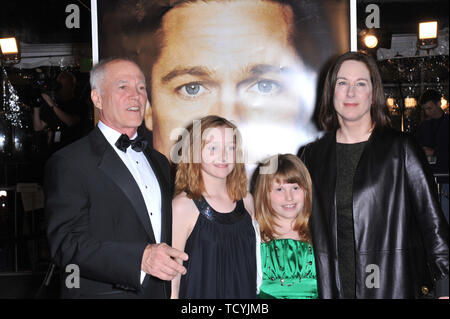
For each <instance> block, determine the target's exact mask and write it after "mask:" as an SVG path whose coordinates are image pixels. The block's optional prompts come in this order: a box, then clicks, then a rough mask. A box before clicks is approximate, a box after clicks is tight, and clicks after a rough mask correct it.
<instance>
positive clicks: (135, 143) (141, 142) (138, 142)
mask: <svg viewBox="0 0 450 319" xmlns="http://www.w3.org/2000/svg"><path fill="white" fill-rule="evenodd" d="M130 145H131V148H132V149H133V150H135V151H136V152H142V151H143V150H144V149H145V148H146V147H147V141H146V140H145V139H144V138H143V137H142V136H138V137H136V138H135V139H134V140H130V138H129V137H128V135H126V134H122V135H120V137H119V139H118V140H117V142H116V146H117V148H118V149H119V150H121V151H122V152H125V153H126V152H127V148H128V147H129V146H130Z"/></svg>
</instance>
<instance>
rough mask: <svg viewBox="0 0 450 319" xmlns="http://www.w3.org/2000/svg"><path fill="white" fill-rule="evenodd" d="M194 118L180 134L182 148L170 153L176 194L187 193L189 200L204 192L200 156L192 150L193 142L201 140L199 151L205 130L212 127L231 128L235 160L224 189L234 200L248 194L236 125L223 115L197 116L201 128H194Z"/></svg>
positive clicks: (202, 145) (198, 196) (202, 146)
mask: <svg viewBox="0 0 450 319" xmlns="http://www.w3.org/2000/svg"><path fill="white" fill-rule="evenodd" d="M194 123H195V121H194V122H193V123H192V124H190V125H189V126H188V127H187V131H186V134H185V135H184V136H182V137H181V141H179V142H181V145H182V147H181V148H180V150H179V151H178V153H177V154H171V158H172V159H173V158H174V157H175V156H176V157H177V158H178V160H177V161H176V162H177V163H178V164H177V166H176V174H175V196H176V195H178V194H180V193H182V192H186V194H187V196H188V197H189V198H192V199H197V200H199V199H200V198H201V195H202V193H203V192H205V185H204V183H203V177H202V176H203V175H202V169H201V168H202V163H201V161H202V159H201V156H202V155H201V152H200V154H199V152H198V150H195V147H194V145H198V144H197V143H198V141H201V150H203V148H204V146H205V144H206V143H205V140H204V138H205V137H206V134H204V132H205V131H206V130H209V129H212V128H221V127H224V128H230V129H232V130H233V136H234V138H235V144H236V148H235V149H236V159H235V166H234V168H233V170H232V171H231V173H230V174H229V175H228V176H227V181H226V184H227V192H228V196H229V197H230V199H231V200H233V201H237V200H240V199H242V198H244V197H245V196H246V195H247V177H246V173H245V165H244V160H243V149H242V138H241V135H240V133H239V130H238V128H237V127H236V125H234V124H233V123H231V122H230V121H228V120H227V119H224V118H223V117H219V116H215V115H209V116H205V117H203V118H201V119H200V122H199V123H198V122H197V124H200V129H196V127H197V126H195V125H194Z"/></svg>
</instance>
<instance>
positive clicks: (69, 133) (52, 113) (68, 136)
mask: <svg viewBox="0 0 450 319" xmlns="http://www.w3.org/2000/svg"><path fill="white" fill-rule="evenodd" d="M56 82H57V84H56V87H55V91H56V92H46V93H41V96H42V98H43V102H42V103H38V104H36V105H35V106H34V110H33V128H34V130H35V131H37V132H39V131H43V130H45V129H47V133H48V139H47V146H48V151H49V155H50V154H52V153H53V152H55V151H56V150H58V149H60V148H61V147H63V146H65V145H67V144H69V143H71V142H73V141H75V140H76V139H78V138H80V137H81V136H82V135H83V127H82V123H83V120H84V117H85V114H84V112H85V109H86V108H85V107H84V105H83V103H80V102H81V101H79V100H78V99H77V98H76V97H75V88H76V78H75V76H74V75H73V74H72V73H70V72H67V71H62V72H61V73H59V74H58V76H57V78H56ZM50 91H51V90H50ZM53 95H54V96H53Z"/></svg>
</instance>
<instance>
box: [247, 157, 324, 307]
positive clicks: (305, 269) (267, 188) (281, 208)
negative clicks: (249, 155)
mask: <svg viewBox="0 0 450 319" xmlns="http://www.w3.org/2000/svg"><path fill="white" fill-rule="evenodd" d="M269 163H271V165H272V166H273V169H272V172H270V174H267V173H265V171H266V172H269V171H270V169H269V168H268V166H267V165H265V166H263V165H264V164H260V165H259V166H258V168H257V169H256V171H255V174H257V175H256V176H255V178H254V183H255V184H254V187H253V196H254V199H255V216H256V219H257V221H258V223H259V227H260V233H261V267H262V285H261V286H260V287H259V294H258V297H259V298H280V299H299V298H305V299H312V298H317V296H318V293H317V281H316V269H315V262H314V252H313V248H312V245H311V235H310V231H309V227H308V221H309V217H310V215H311V203H312V186H311V177H310V175H309V172H308V170H307V169H306V167H305V165H304V164H303V162H302V161H301V160H300V159H299V158H298V157H296V156H294V155H291V154H283V155H275V156H274V157H272V158H270V159H269ZM274 164H275V165H274ZM276 164H278V165H276ZM264 170H265V171H264ZM273 171H274V172H273Z"/></svg>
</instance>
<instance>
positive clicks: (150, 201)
mask: <svg viewBox="0 0 450 319" xmlns="http://www.w3.org/2000/svg"><path fill="white" fill-rule="evenodd" d="M98 128H99V129H100V131H101V132H102V133H103V135H104V136H105V138H106V140H107V141H108V142H109V144H111V146H112V147H113V149H114V150H115V151H116V153H117V155H119V157H120V159H121V160H122V161H123V163H124V164H125V165H126V167H127V168H128V170H129V171H130V173H131V175H133V178H134V180H135V181H136V183H137V184H138V186H139V189H140V191H141V194H142V196H143V197H144V201H145V205H146V207H147V212H148V215H149V217H150V221H151V223H152V224H151V226H152V229H153V233H154V235H155V240H156V242H157V243H160V242H161V189H160V187H159V183H158V180H157V178H156V176H155V173H154V172H153V169H152V167H151V166H150V164H149V162H148V160H147V158H146V157H145V154H144V153H143V152H136V151H134V150H133V149H132V148H131V147H128V148H127V150H126V152H122V151H121V150H119V149H118V148H117V147H116V145H115V144H116V142H117V140H118V139H119V137H120V135H121V133H120V132H118V131H116V130H114V129H112V128H110V127H109V126H107V125H106V124H104V123H103V122H102V121H99V122H98ZM136 136H137V133H136V134H135V135H134V136H133V137H132V138H131V139H134V138H136ZM145 274H146V273H145V272H143V271H142V270H141V284H142V282H143V280H144V277H145Z"/></svg>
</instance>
